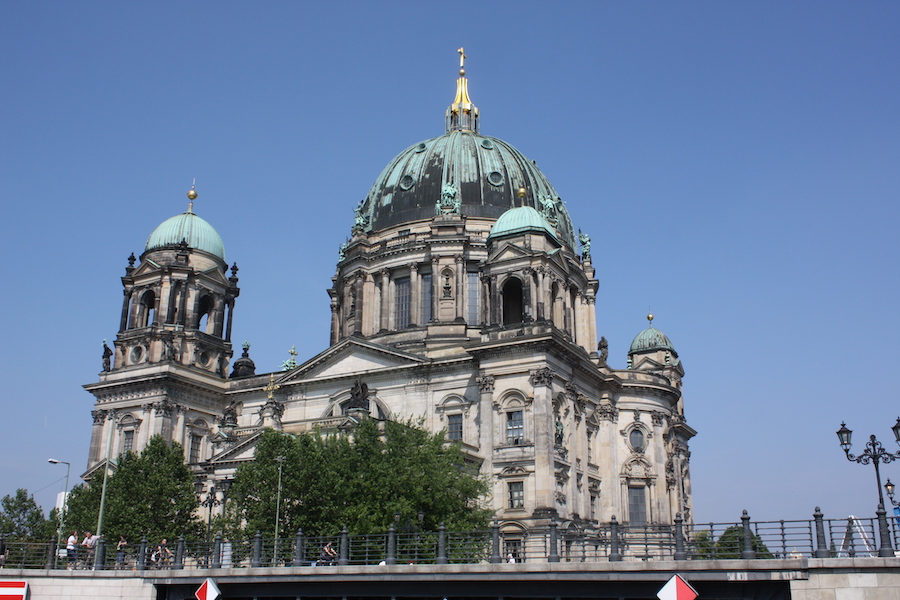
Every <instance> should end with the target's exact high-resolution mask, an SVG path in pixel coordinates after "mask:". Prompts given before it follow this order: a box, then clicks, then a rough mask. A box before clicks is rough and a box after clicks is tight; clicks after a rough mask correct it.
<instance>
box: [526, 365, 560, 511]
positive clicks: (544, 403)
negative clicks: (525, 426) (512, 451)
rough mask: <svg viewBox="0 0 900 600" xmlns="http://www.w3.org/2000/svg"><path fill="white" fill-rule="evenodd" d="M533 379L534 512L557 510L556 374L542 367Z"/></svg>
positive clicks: (534, 372) (533, 375) (532, 374)
mask: <svg viewBox="0 0 900 600" xmlns="http://www.w3.org/2000/svg"><path fill="white" fill-rule="evenodd" d="M530 379H531V385H532V386H534V402H532V409H531V420H532V423H531V425H532V428H533V431H534V475H535V481H534V488H535V489H534V501H535V505H534V509H535V510H539V509H542V508H550V509H555V507H556V503H555V500H554V491H555V489H556V476H555V473H554V469H553V434H554V429H555V428H554V423H553V402H552V400H553V372H552V371H550V369H549V368H548V367H541V368H540V369H537V370H536V371H533V372H532V373H531V378H530ZM527 435H528V434H527V433H526V436H527Z"/></svg>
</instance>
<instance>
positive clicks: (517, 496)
mask: <svg viewBox="0 0 900 600" xmlns="http://www.w3.org/2000/svg"><path fill="white" fill-rule="evenodd" d="M507 486H508V488H507V489H508V490H509V507H510V508H525V482H524V481H510V482H509V483H508V484H507Z"/></svg>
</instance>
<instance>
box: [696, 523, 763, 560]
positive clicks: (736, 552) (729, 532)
mask: <svg viewBox="0 0 900 600" xmlns="http://www.w3.org/2000/svg"><path fill="white" fill-rule="evenodd" d="M750 546H751V547H752V548H753V550H754V551H755V552H756V558H774V557H773V556H772V553H771V552H769V549H768V548H767V547H766V545H765V544H764V543H763V541H762V540H761V539H759V536H758V535H756V534H755V533H753V532H750ZM743 551H744V527H743V526H742V525H732V526H731V527H729V528H728V529H726V530H725V531H724V532H723V533H722V535H721V536H719V539H718V540H716V545H715V550H714V556H711V557H710V558H717V559H721V558H725V559H729V558H740V557H741V552H743Z"/></svg>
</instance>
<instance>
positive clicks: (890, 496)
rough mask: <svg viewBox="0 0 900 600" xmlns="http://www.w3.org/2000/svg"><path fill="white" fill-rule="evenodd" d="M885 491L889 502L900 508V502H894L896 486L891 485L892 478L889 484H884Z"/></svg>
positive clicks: (889, 479)
mask: <svg viewBox="0 0 900 600" xmlns="http://www.w3.org/2000/svg"><path fill="white" fill-rule="evenodd" d="M884 489H885V491H886V492H887V495H888V500H890V501H891V504H893V505H894V506H900V502H894V484H893V483H891V478H890V477H888V480H887V483H885V484H884Z"/></svg>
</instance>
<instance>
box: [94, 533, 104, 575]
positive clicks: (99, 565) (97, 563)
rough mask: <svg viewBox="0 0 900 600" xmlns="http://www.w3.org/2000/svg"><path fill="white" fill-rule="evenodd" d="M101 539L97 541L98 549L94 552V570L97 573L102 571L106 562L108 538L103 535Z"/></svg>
mask: <svg viewBox="0 0 900 600" xmlns="http://www.w3.org/2000/svg"><path fill="white" fill-rule="evenodd" d="M98 537H99V538H100V539H98V540H97V547H96V549H95V550H94V564H93V565H92V568H93V569H94V570H95V571H102V570H103V566H104V563H105V562H106V538H104V537H103V536H102V535H101V536H98Z"/></svg>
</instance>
